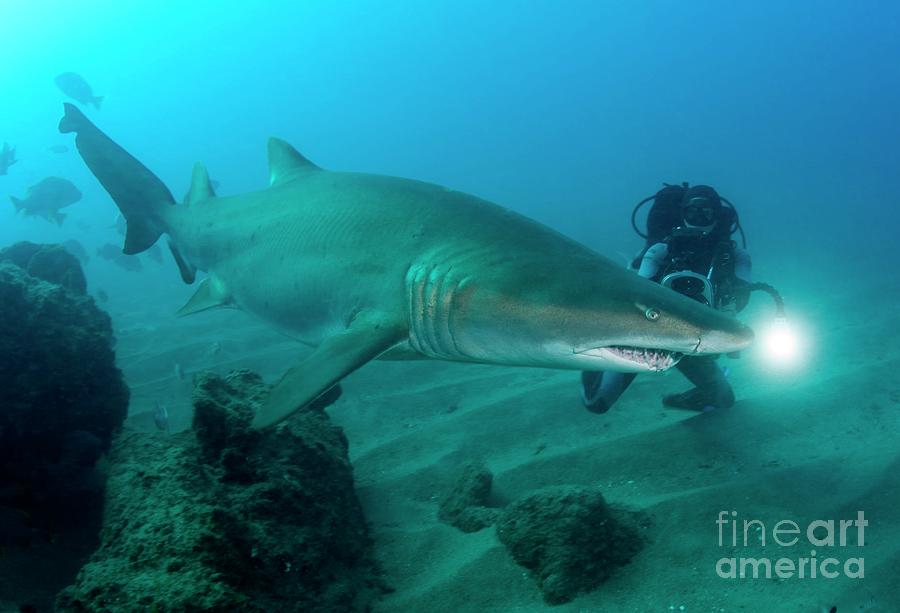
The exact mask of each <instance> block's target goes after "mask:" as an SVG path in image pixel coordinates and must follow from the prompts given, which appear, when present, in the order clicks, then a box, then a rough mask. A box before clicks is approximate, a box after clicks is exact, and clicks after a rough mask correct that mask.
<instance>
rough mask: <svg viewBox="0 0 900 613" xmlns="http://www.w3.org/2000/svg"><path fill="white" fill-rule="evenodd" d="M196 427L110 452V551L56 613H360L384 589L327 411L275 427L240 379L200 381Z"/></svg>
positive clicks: (343, 448)
mask: <svg viewBox="0 0 900 613" xmlns="http://www.w3.org/2000/svg"><path fill="white" fill-rule="evenodd" d="M194 385H195V388H194V407H195V417H194V422H193V429H192V430H190V431H186V432H182V433H179V434H176V435H172V436H165V435H163V434H162V433H160V434H158V435H155V434H154V435H148V434H138V433H124V434H123V435H122V436H121V437H120V438H119V439H118V440H117V441H116V442H115V444H114V445H113V449H112V451H111V453H110V459H109V471H110V477H109V482H108V488H107V497H106V514H105V519H104V527H103V532H102V535H101V539H102V544H101V547H100V549H98V551H97V552H96V553H95V554H94V556H93V557H92V559H91V561H90V562H89V563H88V564H87V565H85V566H84V568H83V569H82V570H81V572H80V573H79V575H78V579H77V580H76V582H75V584H74V585H72V586H71V587H69V588H67V589H66V590H65V591H64V592H63V593H61V594H60V596H59V598H58V599H57V610H58V611H61V612H75V611H78V612H81V611H92V612H93V611H104V612H109V613H119V612H123V613H124V612H131V611H134V612H137V611H159V612H164V611H237V610H240V611H247V612H257V611H259V612H261V611H286V612H291V611H297V612H299V611H304V612H306V611H309V612H314V611H363V610H366V609H367V607H368V605H369V603H370V602H371V601H372V600H373V598H374V597H375V596H377V594H378V592H379V590H380V589H381V587H380V583H379V580H378V572H377V569H376V566H375V564H374V562H373V561H372V555H371V547H372V545H371V541H370V539H369V536H368V533H367V526H366V523H365V521H364V518H363V515H362V510H361V507H360V505H359V502H358V500H357V498H356V493H355V491H354V488H353V475H352V468H351V466H350V463H349V460H348V457H347V441H346V439H345V438H344V435H343V433H342V432H341V430H340V429H338V428H336V427H335V426H333V425H331V423H330V421H329V418H328V416H327V414H326V413H325V412H323V411H314V410H313V411H310V410H304V411H301V412H299V413H298V414H296V415H295V416H293V417H292V418H291V419H289V420H287V421H286V422H285V423H284V424H282V425H280V426H279V427H277V428H274V429H268V430H264V431H256V430H253V429H251V428H250V420H251V418H252V416H253V414H254V412H255V410H256V409H257V407H258V406H259V404H260V403H261V402H263V401H264V400H265V398H266V396H267V394H268V387H267V386H266V385H264V384H263V382H262V380H261V379H260V377H259V376H258V375H256V374H254V373H251V372H249V371H237V372H234V373H232V374H231V375H229V376H228V377H226V378H221V377H218V376H216V375H212V374H206V373H202V374H199V375H197V376H196V377H195V379H194Z"/></svg>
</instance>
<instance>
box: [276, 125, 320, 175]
mask: <svg viewBox="0 0 900 613" xmlns="http://www.w3.org/2000/svg"><path fill="white" fill-rule="evenodd" d="M317 170H322V169H321V168H319V167H318V166H316V165H315V164H313V163H312V162H310V161H309V160H307V159H306V158H305V157H303V156H302V155H301V154H300V152H299V151H297V150H296V149H294V148H293V147H291V146H290V145H289V144H288V143H286V142H285V141H283V140H281V139H280V138H275V137H272V138H270V139H269V185H277V184H279V183H284V182H285V181H288V180H290V179H294V178H296V177H298V176H302V175H304V174H306V173H309V172H315V171H317Z"/></svg>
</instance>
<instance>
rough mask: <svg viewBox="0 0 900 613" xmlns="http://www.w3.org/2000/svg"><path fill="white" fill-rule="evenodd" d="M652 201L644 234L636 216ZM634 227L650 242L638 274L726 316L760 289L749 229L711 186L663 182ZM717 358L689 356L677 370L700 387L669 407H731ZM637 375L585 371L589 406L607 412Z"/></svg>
mask: <svg viewBox="0 0 900 613" xmlns="http://www.w3.org/2000/svg"><path fill="white" fill-rule="evenodd" d="M651 200H652V201H653V205H652V206H651V208H650V212H649V213H648V216H647V233H646V234H645V233H643V232H641V231H640V229H639V228H638V227H637V223H636V216H637V212H638V210H640V208H641V207H642V206H643V205H644V204H646V203H648V202H650V201H651ZM631 223H632V226H633V227H634V229H635V231H636V232H637V233H638V234H639V235H640V236H642V237H643V238H645V239H646V244H645V246H644V249H643V250H642V251H641V253H640V254H639V255H638V256H637V258H635V260H634V261H633V262H632V264H631V268H632V269H634V270H637V273H638V274H639V275H641V276H642V277H645V278H647V279H651V280H653V281H656V282H657V283H660V284H662V285H663V286H665V287H669V288H671V289H672V290H673V291H676V292H679V293H681V294H684V295H686V296H688V297H689V298H693V299H694V300H698V301H699V302H702V303H703V304H706V305H708V306H709V307H710V308H714V309H718V310H720V311H724V312H727V313H732V314H734V313H737V312H738V311H740V310H741V309H743V308H744V307H745V306H746V305H747V303H748V301H749V299H750V290H751V289H753V288H754V287H755V286H754V285H752V284H751V279H750V267H751V265H750V255H749V254H748V253H747V251H746V238H745V237H744V231H743V229H742V228H741V225H740V221H739V219H738V215H737V211H736V210H735V208H734V206H733V205H731V203H730V202H728V201H727V200H725V199H724V198H722V197H721V196H719V194H718V193H716V190H714V189H713V188H712V187H709V186H707V185H695V186H693V187H689V186H688V184H687V183H683V184H682V185H665V187H663V188H662V189H661V190H659V191H658V192H657V193H656V194H654V195H653V196H650V197H648V198H645V199H644V200H642V201H641V202H639V203H638V204H637V206H635V208H634V211H633V213H632V216H631ZM736 231H740V234H741V238H742V246H743V248H742V247H739V246H738V245H737V244H736V243H735V241H733V240H732V239H731V237H732V235H733V234H734V233H735V232H736ZM758 285H763V284H758ZM767 287H768V286H767ZM717 357H718V356H685V357H683V358H682V359H681V360H680V361H679V362H678V364H677V365H676V366H675V367H676V368H677V369H678V370H679V371H681V373H682V374H683V375H684V376H685V377H687V379H688V381H690V382H691V383H692V384H693V385H694V387H693V388H691V389H689V390H687V391H685V392H682V393H680V394H670V395H667V396H665V397H664V398H663V404H664V405H665V406H668V407H674V408H680V409H688V410H694V411H705V410H711V409H714V408H728V407H731V406H732V405H733V404H734V392H733V391H732V389H731V385H730V384H729V383H728V379H727V378H726V371H724V370H723V369H721V368H720V367H719V366H718V364H717V363H716V358H717ZM732 357H737V356H732ZM634 377H635V373H620V372H611V371H604V372H583V373H582V375H581V385H582V400H583V401H584V406H585V407H586V408H587V409H588V410H590V411H592V412H594V413H605V412H606V411H608V410H609V409H610V407H612V405H613V404H614V403H615V402H616V400H618V398H619V396H621V395H622V393H623V392H624V391H625V389H626V388H627V387H628V385H630V384H631V382H632V381H633V380H634Z"/></svg>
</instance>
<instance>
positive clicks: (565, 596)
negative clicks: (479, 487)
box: [497, 487, 644, 604]
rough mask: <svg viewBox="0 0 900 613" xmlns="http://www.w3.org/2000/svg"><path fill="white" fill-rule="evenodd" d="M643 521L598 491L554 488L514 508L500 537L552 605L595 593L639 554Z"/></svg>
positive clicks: (502, 523)
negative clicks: (604, 582)
mask: <svg viewBox="0 0 900 613" xmlns="http://www.w3.org/2000/svg"><path fill="white" fill-rule="evenodd" d="M642 523H644V520H643V518H642V516H641V515H639V514H631V513H628V512H625V511H621V510H614V509H612V508H610V507H609V506H608V505H607V504H606V501H605V500H604V499H603V495H602V494H601V493H600V490H599V489H596V488H582V487H556V488H549V489H546V490H542V491H539V492H537V493H534V494H532V495H530V496H526V497H525V498H523V499H521V500H518V501H516V502H514V503H513V504H512V505H510V506H509V507H508V508H507V509H506V510H505V511H504V513H503V515H502V516H501V517H500V519H499V521H498V522H497V536H498V537H499V539H500V541H501V542H502V543H503V544H504V545H505V546H506V548H507V549H508V550H509V553H510V555H512V557H513V559H514V560H515V561H516V562H517V563H518V564H520V565H522V566H524V567H525V568H527V569H529V570H530V571H531V572H532V574H533V576H534V577H535V579H536V580H537V582H538V585H539V586H540V588H541V590H542V591H543V593H544V599H545V600H546V601H547V602H548V603H550V604H560V603H564V602H568V601H570V600H572V598H574V597H575V596H576V595H578V594H579V593H581V592H588V591H591V590H593V589H595V588H596V587H597V586H599V585H600V584H601V583H602V582H603V581H605V580H606V579H607V578H608V577H609V575H610V574H611V573H612V572H613V571H615V569H616V568H618V567H620V566H624V565H625V564H627V563H628V562H629V561H630V560H631V558H632V557H633V556H634V555H635V554H636V553H637V552H638V551H639V550H640V548H641V546H642V543H643V538H642V536H641V529H640V528H639V527H638V525H639V524H642Z"/></svg>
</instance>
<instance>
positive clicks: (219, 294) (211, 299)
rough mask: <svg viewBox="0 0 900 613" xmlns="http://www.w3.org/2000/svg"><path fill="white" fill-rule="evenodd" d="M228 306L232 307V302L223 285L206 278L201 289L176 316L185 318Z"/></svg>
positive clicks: (199, 288)
mask: <svg viewBox="0 0 900 613" xmlns="http://www.w3.org/2000/svg"><path fill="white" fill-rule="evenodd" d="M227 306H231V300H230V298H229V297H228V294H227V293H226V292H225V289H224V288H223V287H222V285H221V283H220V282H216V280H215V279H209V278H206V279H203V281H201V282H200V287H198V288H197V291H196V292H194V295H193V296H191V297H190V299H188V301H187V303H185V305H184V306H183V307H181V308H180V309H178V312H177V313H176V315H177V316H178V317H184V316H185V315H193V314H194V313H199V312H200V311H206V310H207V309H214V308H216V307H227Z"/></svg>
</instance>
